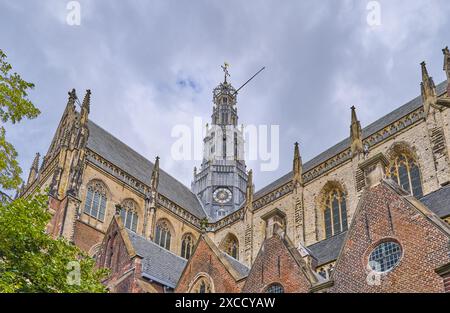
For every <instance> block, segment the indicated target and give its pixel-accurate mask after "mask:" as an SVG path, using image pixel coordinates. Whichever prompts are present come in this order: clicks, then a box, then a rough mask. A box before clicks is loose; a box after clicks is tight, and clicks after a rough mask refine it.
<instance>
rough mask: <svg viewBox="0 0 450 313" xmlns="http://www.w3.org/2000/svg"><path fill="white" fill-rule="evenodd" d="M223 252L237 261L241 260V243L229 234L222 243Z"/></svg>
mask: <svg viewBox="0 0 450 313" xmlns="http://www.w3.org/2000/svg"><path fill="white" fill-rule="evenodd" d="M222 250H223V251H225V253H226V254H228V255H229V256H232V257H233V258H235V259H236V260H237V259H239V241H238V239H237V238H236V236H234V235H232V234H228V235H227V237H226V238H225V239H224V241H223V242H222Z"/></svg>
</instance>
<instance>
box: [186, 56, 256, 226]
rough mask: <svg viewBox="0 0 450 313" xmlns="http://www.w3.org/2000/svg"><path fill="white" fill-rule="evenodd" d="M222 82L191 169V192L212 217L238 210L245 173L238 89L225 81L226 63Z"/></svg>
mask: <svg viewBox="0 0 450 313" xmlns="http://www.w3.org/2000/svg"><path fill="white" fill-rule="evenodd" d="M222 68H223V70H224V72H225V77H224V81H223V83H221V84H219V85H218V86H217V87H216V88H214V90H213V103H214V107H213V113H212V116H211V118H212V121H211V126H209V125H208V124H207V126H206V136H205V138H204V139H203V145H204V146H203V161H202V164H201V167H200V169H199V170H198V171H197V170H196V169H194V181H193V182H192V191H193V192H194V193H195V194H196V195H197V196H198V197H199V198H200V200H201V201H202V203H203V206H204V208H205V211H206V213H207V214H208V216H209V218H210V219H211V220H218V219H220V218H222V217H224V216H226V215H228V214H230V213H232V212H234V211H236V210H237V209H239V207H240V206H241V205H242V203H243V202H244V200H245V190H246V188H247V179H248V177H247V172H246V165H245V161H244V137H243V127H242V126H241V127H238V126H237V125H238V115H237V108H236V96H237V92H236V89H234V88H233V86H232V85H231V84H230V83H228V82H227V76H229V74H228V70H227V68H228V65H227V64H225V66H222Z"/></svg>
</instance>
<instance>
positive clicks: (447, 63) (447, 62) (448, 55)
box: [442, 47, 450, 84]
mask: <svg viewBox="0 0 450 313" xmlns="http://www.w3.org/2000/svg"><path fill="white" fill-rule="evenodd" d="M442 52H443V53H444V71H445V74H446V75H447V80H448V81H449V84H450V50H449V49H448V47H445V48H444V49H442Z"/></svg>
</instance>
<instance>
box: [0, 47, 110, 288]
mask: <svg viewBox="0 0 450 313" xmlns="http://www.w3.org/2000/svg"><path fill="white" fill-rule="evenodd" d="M11 70H12V67H11V65H10V64H8V62H6V55H5V54H4V53H3V51H1V50H0V292H106V289H105V286H104V285H103V284H101V281H102V279H104V278H106V276H107V274H108V271H107V270H105V269H96V268H95V261H94V260H93V259H92V258H90V257H89V256H88V255H86V254H85V253H84V252H82V251H81V250H80V249H79V248H78V247H76V246H74V245H73V244H71V243H70V242H68V241H67V240H66V239H63V238H59V239H56V240H55V239H53V238H52V237H51V236H50V235H49V234H47V233H46V227H47V225H48V223H49V222H50V219H51V214H50V213H49V212H48V210H47V208H48V196H46V195H43V194H41V193H39V192H37V193H36V194H35V195H34V196H30V197H28V198H26V199H24V198H19V199H16V200H11V199H10V198H9V196H8V195H7V194H6V193H4V192H3V191H2V189H3V190H10V189H14V188H17V187H18V186H19V185H20V183H21V178H20V174H21V173H22V171H21V169H20V166H19V164H18V162H17V152H16V150H15V149H14V146H13V145H12V144H11V143H9V142H7V140H6V137H5V132H6V131H5V124H6V123H11V124H16V123H18V122H20V121H21V120H22V119H23V118H29V119H32V118H35V117H36V116H38V115H39V113H40V112H39V110H38V109H37V108H36V107H35V106H34V105H33V104H32V103H31V101H30V100H28V98H27V97H28V93H27V92H28V90H30V89H33V88H34V85H33V84H32V83H28V82H26V81H24V80H23V79H22V78H21V77H20V75H18V74H17V73H11Z"/></svg>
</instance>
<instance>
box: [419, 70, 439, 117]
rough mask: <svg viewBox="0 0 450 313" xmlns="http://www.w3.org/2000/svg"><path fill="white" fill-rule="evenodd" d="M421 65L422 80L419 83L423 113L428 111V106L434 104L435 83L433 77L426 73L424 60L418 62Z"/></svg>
mask: <svg viewBox="0 0 450 313" xmlns="http://www.w3.org/2000/svg"><path fill="white" fill-rule="evenodd" d="M420 65H421V67H422V82H421V83H420V87H421V94H422V102H423V107H424V110H425V115H428V112H430V107H434V106H435V105H436V99H437V96H436V85H435V84H434V81H433V78H432V77H430V75H428V70H427V66H426V63H425V62H422V63H420Z"/></svg>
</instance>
